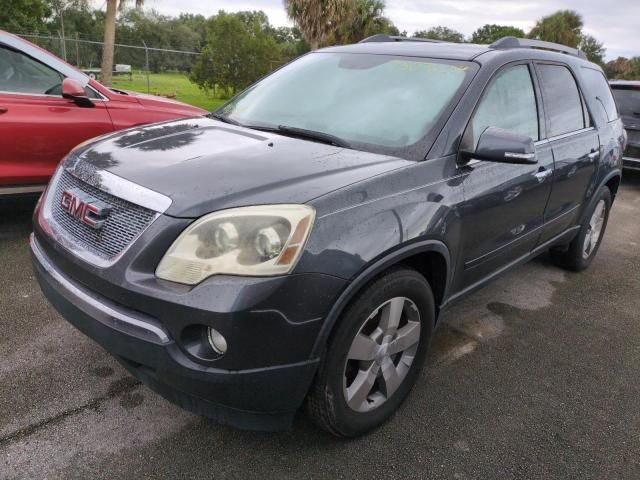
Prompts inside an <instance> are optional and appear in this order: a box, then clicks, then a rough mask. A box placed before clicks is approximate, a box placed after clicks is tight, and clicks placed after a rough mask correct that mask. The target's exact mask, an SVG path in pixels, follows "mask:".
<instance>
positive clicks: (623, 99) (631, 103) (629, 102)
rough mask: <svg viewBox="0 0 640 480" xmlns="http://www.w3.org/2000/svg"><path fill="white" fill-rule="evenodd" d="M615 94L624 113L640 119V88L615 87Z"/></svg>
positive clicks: (619, 107)
mask: <svg viewBox="0 0 640 480" xmlns="http://www.w3.org/2000/svg"><path fill="white" fill-rule="evenodd" d="M613 96H614V97H615V99H616V103H617V104H618V109H620V113H621V114H622V115H625V116H627V117H636V118H638V119H640V90H623V89H621V88H614V89H613Z"/></svg>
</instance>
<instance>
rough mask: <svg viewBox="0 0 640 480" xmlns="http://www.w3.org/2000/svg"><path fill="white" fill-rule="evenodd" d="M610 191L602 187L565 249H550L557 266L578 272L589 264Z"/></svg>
mask: <svg viewBox="0 0 640 480" xmlns="http://www.w3.org/2000/svg"><path fill="white" fill-rule="evenodd" d="M611 201H612V200H611V192H610V191H609V189H608V188H607V187H603V188H602V189H601V190H600V192H599V193H598V197H597V200H596V201H595V204H594V206H593V207H591V210H590V211H589V212H588V213H587V215H586V216H585V221H584V223H583V224H582V228H581V229H580V232H579V233H578V235H577V236H576V238H574V239H573V241H572V242H571V243H570V244H569V247H568V248H567V249H565V250H560V249H552V250H551V259H552V260H553V262H554V263H555V264H556V265H558V266H559V267H562V268H565V269H567V270H571V271H574V272H580V271H582V270H585V269H586V268H588V267H589V265H591V262H592V261H593V259H594V258H595V256H596V254H597V253H598V249H599V248H600V244H601V243H602V238H603V237H604V232H605V230H606V228H607V222H608V221H609V212H610V210H611Z"/></svg>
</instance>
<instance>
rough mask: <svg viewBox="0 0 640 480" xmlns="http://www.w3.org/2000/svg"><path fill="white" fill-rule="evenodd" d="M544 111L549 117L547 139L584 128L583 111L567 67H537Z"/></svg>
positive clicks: (584, 116)
mask: <svg viewBox="0 0 640 480" xmlns="http://www.w3.org/2000/svg"><path fill="white" fill-rule="evenodd" d="M538 71H539V72H540V77H541V81H542V92H543V95H544V100H545V110H546V112H547V116H548V117H549V132H548V136H549V137H555V136H557V135H562V134H565V133H570V132H575V131H576V130H581V129H583V128H585V125H587V123H586V122H585V119H586V118H587V116H586V115H585V110H584V108H583V105H584V103H583V101H582V97H581V95H580V90H578V85H577V84H576V80H575V78H573V75H572V74H571V71H570V70H569V69H568V68H567V67H563V66H561V65H538Z"/></svg>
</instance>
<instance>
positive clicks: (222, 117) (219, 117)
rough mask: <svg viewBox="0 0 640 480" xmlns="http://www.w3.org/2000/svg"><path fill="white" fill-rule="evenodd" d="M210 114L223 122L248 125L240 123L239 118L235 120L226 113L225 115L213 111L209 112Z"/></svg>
mask: <svg viewBox="0 0 640 480" xmlns="http://www.w3.org/2000/svg"><path fill="white" fill-rule="evenodd" d="M209 116H211V117H213V118H215V119H216V120H220V121H221V122H224V123H228V124H230V125H235V126H237V127H244V126H246V125H244V124H243V123H240V122H239V121H237V120H234V119H233V118H231V117H227V116H226V115H223V114H222V113H218V112H213V113H211V114H209Z"/></svg>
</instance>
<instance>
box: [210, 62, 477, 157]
mask: <svg viewBox="0 0 640 480" xmlns="http://www.w3.org/2000/svg"><path fill="white" fill-rule="evenodd" d="M476 71H477V66H476V65H475V64H473V63H469V62H457V61H449V60H435V59H425V58H413V57H397V56H388V55H368V54H348V53H322V52H320V53H314V54H310V55H306V56H304V57H302V58H301V59H299V60H297V61H295V62H293V63H291V64H289V65H287V66H285V67H284V68H282V69H280V70H278V71H277V72H275V73H274V74H272V75H270V76H269V77H267V78H265V79H263V80H262V81H260V82H259V83H257V84H256V85H254V86H252V87H251V88H249V89H248V90H246V91H245V92H243V93H241V94H240V95H239V96H238V97H236V98H234V99H233V100H232V101H231V102H229V103H228V104H227V105H225V106H224V107H222V109H221V110H220V113H222V114H223V115H225V116H226V117H228V118H230V119H231V120H233V121H236V122H239V123H241V124H244V125H249V126H262V127H274V128H277V127H280V126H286V127H294V128H298V129H305V130H309V131H314V132H321V133H324V134H328V135H332V136H334V137H336V138H339V139H342V140H343V141H344V142H345V143H346V144H349V145H351V146H352V147H353V148H358V149H361V150H369V151H374V152H379V153H388V154H395V155H398V156H404V157H407V156H411V155H409V154H408V152H411V151H413V152H414V153H416V152H418V154H419V155H420V156H419V158H424V156H425V154H426V151H425V150H424V149H423V150H422V151H420V149H419V148H415V147H416V145H419V144H421V143H422V142H424V141H425V139H426V138H427V137H428V136H429V134H432V136H433V134H436V133H437V132H435V131H434V130H435V128H434V127H435V126H436V125H437V124H438V121H439V120H440V119H441V117H443V116H444V115H443V114H444V113H445V112H446V110H447V107H450V106H452V104H453V103H454V102H453V100H454V99H455V98H456V97H457V96H458V95H460V94H461V92H462V90H463V88H464V87H465V86H466V85H467V84H468V82H469V81H470V80H471V78H472V76H473V74H474V73H475V72H476ZM412 147H413V148H412Z"/></svg>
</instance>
